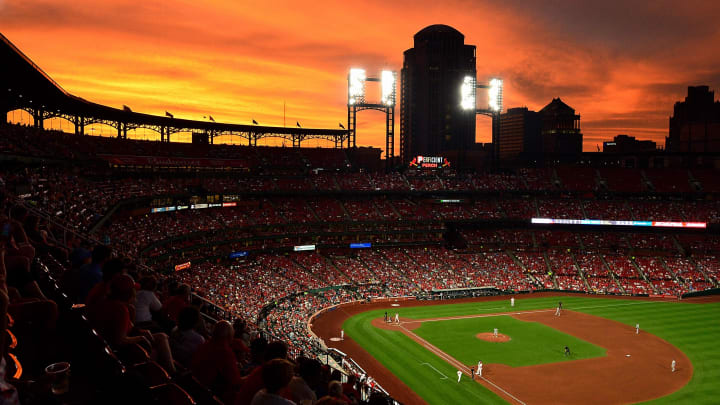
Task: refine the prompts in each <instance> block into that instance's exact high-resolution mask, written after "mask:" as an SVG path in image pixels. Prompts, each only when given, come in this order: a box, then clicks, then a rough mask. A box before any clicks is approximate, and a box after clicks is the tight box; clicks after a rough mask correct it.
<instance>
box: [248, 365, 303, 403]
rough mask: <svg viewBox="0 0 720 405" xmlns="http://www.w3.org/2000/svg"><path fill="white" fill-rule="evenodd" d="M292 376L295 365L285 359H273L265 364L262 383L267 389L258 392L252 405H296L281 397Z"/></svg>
mask: <svg viewBox="0 0 720 405" xmlns="http://www.w3.org/2000/svg"><path fill="white" fill-rule="evenodd" d="M292 376H293V364H292V363H291V362H289V361H287V360H285V359H273V360H270V361H268V362H266V363H265V364H263V366H262V383H263V385H264V387H265V388H262V389H260V390H258V392H257V393H256V394H255V395H254V396H253V399H252V401H251V402H250V405H294V404H295V402H293V401H291V400H289V399H286V398H283V397H282V396H281V395H280V392H281V391H282V390H283V389H284V388H285V387H287V385H288V383H290V380H291V379H292Z"/></svg>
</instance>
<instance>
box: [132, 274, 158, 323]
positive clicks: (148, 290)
mask: <svg viewBox="0 0 720 405" xmlns="http://www.w3.org/2000/svg"><path fill="white" fill-rule="evenodd" d="M155 288H157V279H156V278H155V277H154V276H145V277H143V278H141V279H140V291H138V293H137V298H136V299H135V323H136V324H137V326H138V327H140V328H146V329H158V328H159V327H158V325H157V323H155V322H153V313H154V312H158V311H160V309H162V303H160V300H159V299H158V297H157V296H156V295H155Z"/></svg>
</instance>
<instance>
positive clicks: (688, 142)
mask: <svg viewBox="0 0 720 405" xmlns="http://www.w3.org/2000/svg"><path fill="white" fill-rule="evenodd" d="M665 149H666V150H667V151H669V152H714V153H717V152H720V101H715V92H713V91H710V88H709V87H708V86H690V87H688V95H687V97H685V101H678V102H677V103H675V108H674V109H673V116H672V117H670V133H669V136H668V137H667V139H666V140H665Z"/></svg>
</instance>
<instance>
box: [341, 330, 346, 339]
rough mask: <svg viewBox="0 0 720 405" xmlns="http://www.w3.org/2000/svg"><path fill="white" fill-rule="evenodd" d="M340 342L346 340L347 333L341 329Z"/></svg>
mask: <svg viewBox="0 0 720 405" xmlns="http://www.w3.org/2000/svg"><path fill="white" fill-rule="evenodd" d="M340 340H345V331H344V330H342V329H340Z"/></svg>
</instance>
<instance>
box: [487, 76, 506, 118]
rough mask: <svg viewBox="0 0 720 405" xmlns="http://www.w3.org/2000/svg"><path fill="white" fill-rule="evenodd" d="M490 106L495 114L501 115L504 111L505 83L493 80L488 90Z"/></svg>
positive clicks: (500, 80)
mask: <svg viewBox="0 0 720 405" xmlns="http://www.w3.org/2000/svg"><path fill="white" fill-rule="evenodd" d="M488 106H489V108H490V110H492V111H493V112H496V113H499V112H500V111H502V109H503V81H502V79H497V78H493V79H491V80H490V88H489V89H488Z"/></svg>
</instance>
